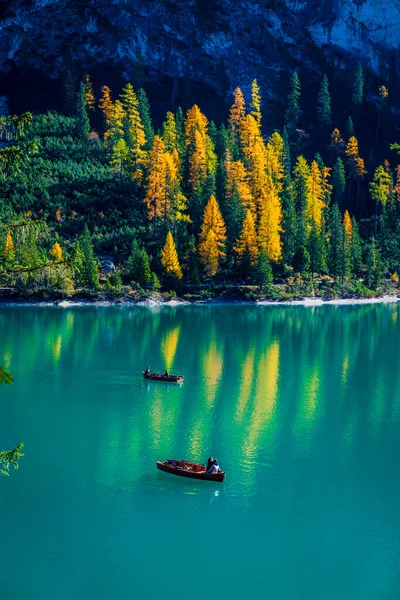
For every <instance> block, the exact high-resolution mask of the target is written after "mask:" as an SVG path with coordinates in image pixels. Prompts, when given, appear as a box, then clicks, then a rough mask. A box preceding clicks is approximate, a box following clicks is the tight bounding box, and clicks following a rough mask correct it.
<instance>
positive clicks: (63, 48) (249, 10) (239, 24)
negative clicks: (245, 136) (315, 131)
mask: <svg viewBox="0 0 400 600" xmlns="http://www.w3.org/2000/svg"><path fill="white" fill-rule="evenodd" d="M399 31H400V5H399V3H397V2H391V1H390V0H309V1H301V0H271V1H265V0H259V1H258V2H257V1H249V0H247V1H245V0H33V1H32V0H7V1H5V0H0V71H2V72H7V71H9V72H15V71H16V70H17V71H18V70H26V69H36V70H38V71H40V72H41V73H44V74H46V75H49V76H50V77H55V78H59V77H61V76H64V75H65V73H66V72H68V70H70V71H71V70H72V71H74V72H78V71H79V74H80V73H83V72H85V71H93V70H97V71H98V72H99V73H100V74H101V72H102V71H104V77H105V79H107V75H108V76H109V74H110V72H112V71H113V70H115V71H118V72H119V73H120V75H121V79H132V80H133V81H134V82H135V80H139V83H140V84H144V85H145V86H146V85H148V84H149V85H151V84H154V85H155V84H156V83H157V81H159V80H162V78H165V77H167V78H171V81H170V83H171V91H170V93H171V95H172V96H174V95H176V94H181V93H183V92H182V88H183V87H185V82H186V85H187V82H190V83H193V82H199V83H200V84H202V85H204V86H209V88H211V89H213V90H215V91H216V93H217V94H219V95H220V96H227V95H228V94H229V92H231V91H232V89H233V88H234V87H236V86H237V85H239V86H241V87H242V88H243V89H244V91H245V92H246V91H248V90H249V88H250V84H251V81H252V79H254V78H255V77H257V79H258V81H259V83H260V85H261V87H262V90H263V95H264V98H268V97H270V98H272V97H274V96H275V94H276V91H277V88H278V87H279V85H280V82H281V81H283V79H282V75H283V74H284V76H285V78H287V72H288V71H290V70H292V69H293V68H297V69H300V70H302V71H303V72H306V73H308V74H310V75H311V78H312V77H313V76H315V77H317V76H318V77H319V75H320V73H321V72H322V71H324V70H328V72H329V70H332V69H333V68H334V69H335V71H336V72H337V71H340V69H342V68H347V67H349V66H352V65H354V63H355V62H357V61H360V62H361V63H362V64H363V65H364V67H365V68H366V70H369V71H370V72H371V73H373V74H375V75H379V76H380V77H381V78H382V79H383V80H387V79H392V80H393V79H394V77H395V75H396V74H397V73H399V72H400V58H398V57H397V56H396V53H397V51H398V49H399V46H400V35H399V34H398V32H399ZM174 81H175V85H174V84H173V82H174ZM195 89H201V88H195ZM204 89H206V88H204ZM198 100H199V99H198Z"/></svg>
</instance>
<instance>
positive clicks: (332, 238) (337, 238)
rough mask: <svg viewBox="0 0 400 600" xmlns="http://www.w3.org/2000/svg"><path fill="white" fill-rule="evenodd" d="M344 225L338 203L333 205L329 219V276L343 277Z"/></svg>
mask: <svg viewBox="0 0 400 600" xmlns="http://www.w3.org/2000/svg"><path fill="white" fill-rule="evenodd" d="M343 237H344V231H343V224H342V215H341V214H340V210H339V207H338V205H337V204H336V202H335V203H334V204H333V206H332V208H331V213H330V219H329V255H328V266H329V274H330V275H333V276H335V277H341V276H343V262H342V251H343Z"/></svg>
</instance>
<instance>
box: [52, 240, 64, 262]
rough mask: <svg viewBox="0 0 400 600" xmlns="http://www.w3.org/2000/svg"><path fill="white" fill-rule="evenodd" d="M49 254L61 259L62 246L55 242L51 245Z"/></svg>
mask: <svg viewBox="0 0 400 600" xmlns="http://www.w3.org/2000/svg"><path fill="white" fill-rule="evenodd" d="M50 254H51V256H52V257H53V258H55V259H56V260H62V257H63V252H62V248H61V246H60V244H59V243H58V242H55V244H54V245H53V247H52V249H51V251H50Z"/></svg>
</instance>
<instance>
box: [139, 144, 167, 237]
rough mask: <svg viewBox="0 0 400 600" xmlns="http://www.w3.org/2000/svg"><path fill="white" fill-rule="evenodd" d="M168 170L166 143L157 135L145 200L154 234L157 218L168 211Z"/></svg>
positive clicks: (148, 165) (150, 153) (149, 163)
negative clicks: (166, 204) (166, 203)
mask: <svg viewBox="0 0 400 600" xmlns="http://www.w3.org/2000/svg"><path fill="white" fill-rule="evenodd" d="M166 169H167V166H166V160H165V152H164V142H163V141H162V139H161V138H160V136H158V135H155V136H154V140H153V146H152V148H151V150H150V152H149V160H148V164H147V170H148V176H147V185H146V196H145V198H144V202H145V204H146V205H147V209H148V213H147V216H148V219H149V220H153V223H154V232H155V230H156V226H157V218H158V217H160V216H162V214H163V211H165V210H166V209H165V202H166V196H167V188H166Z"/></svg>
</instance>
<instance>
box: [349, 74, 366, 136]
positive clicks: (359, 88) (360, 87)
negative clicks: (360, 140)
mask: <svg viewBox="0 0 400 600" xmlns="http://www.w3.org/2000/svg"><path fill="white" fill-rule="evenodd" d="M352 91H353V95H352V100H353V102H354V104H362V101H363V98H364V74H363V69H362V66H361V64H360V63H358V65H357V69H356V71H355V73H354V77H353V82H352ZM352 135H354V133H353V134H352Z"/></svg>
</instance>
